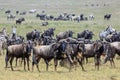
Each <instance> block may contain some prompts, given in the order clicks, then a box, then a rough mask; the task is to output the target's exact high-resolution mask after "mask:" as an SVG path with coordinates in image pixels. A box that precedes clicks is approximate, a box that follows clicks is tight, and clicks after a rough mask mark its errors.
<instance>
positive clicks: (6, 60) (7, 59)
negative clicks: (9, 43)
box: [5, 56, 10, 68]
mask: <svg viewBox="0 0 120 80" xmlns="http://www.w3.org/2000/svg"><path fill="white" fill-rule="evenodd" d="M9 59H10V57H8V56H6V57H5V63H6V66H5V68H7V66H8V61H9Z"/></svg>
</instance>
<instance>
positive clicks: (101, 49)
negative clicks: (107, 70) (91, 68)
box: [93, 41, 107, 70]
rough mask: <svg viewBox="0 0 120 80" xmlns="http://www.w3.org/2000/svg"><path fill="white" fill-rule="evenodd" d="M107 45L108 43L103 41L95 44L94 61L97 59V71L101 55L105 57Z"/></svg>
mask: <svg viewBox="0 0 120 80" xmlns="http://www.w3.org/2000/svg"><path fill="white" fill-rule="evenodd" d="M106 44H107V43H105V42H101V41H96V42H94V44H93V51H94V59H95V68H96V67H97V70H99V65H100V57H101V55H105V52H106Z"/></svg>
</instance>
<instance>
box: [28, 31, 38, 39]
mask: <svg viewBox="0 0 120 80" xmlns="http://www.w3.org/2000/svg"><path fill="white" fill-rule="evenodd" d="M26 38H27V40H35V39H39V38H40V31H37V30H35V31H31V32H28V33H27V34H26Z"/></svg>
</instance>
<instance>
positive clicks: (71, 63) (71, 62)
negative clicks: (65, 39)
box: [68, 55, 73, 72]
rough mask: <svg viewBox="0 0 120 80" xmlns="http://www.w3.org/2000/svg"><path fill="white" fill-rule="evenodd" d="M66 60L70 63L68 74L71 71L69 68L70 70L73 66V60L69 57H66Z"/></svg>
mask: <svg viewBox="0 0 120 80" xmlns="http://www.w3.org/2000/svg"><path fill="white" fill-rule="evenodd" d="M68 60H69V62H70V68H69V72H70V71H71V68H72V65H73V60H72V58H71V56H70V55H68Z"/></svg>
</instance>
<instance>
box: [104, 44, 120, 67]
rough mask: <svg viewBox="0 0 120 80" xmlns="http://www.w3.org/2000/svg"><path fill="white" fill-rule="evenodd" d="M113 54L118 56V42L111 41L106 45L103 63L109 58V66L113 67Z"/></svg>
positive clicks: (119, 53) (119, 49) (119, 48)
mask: <svg viewBox="0 0 120 80" xmlns="http://www.w3.org/2000/svg"><path fill="white" fill-rule="evenodd" d="M115 54H118V55H119V56H120V42H112V43H109V44H108V45H107V50H106V57H105V60H104V63H106V62H107V61H108V60H109V61H110V64H111V66H112V65H113V66H114V67H115V63H114V58H115Z"/></svg>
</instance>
